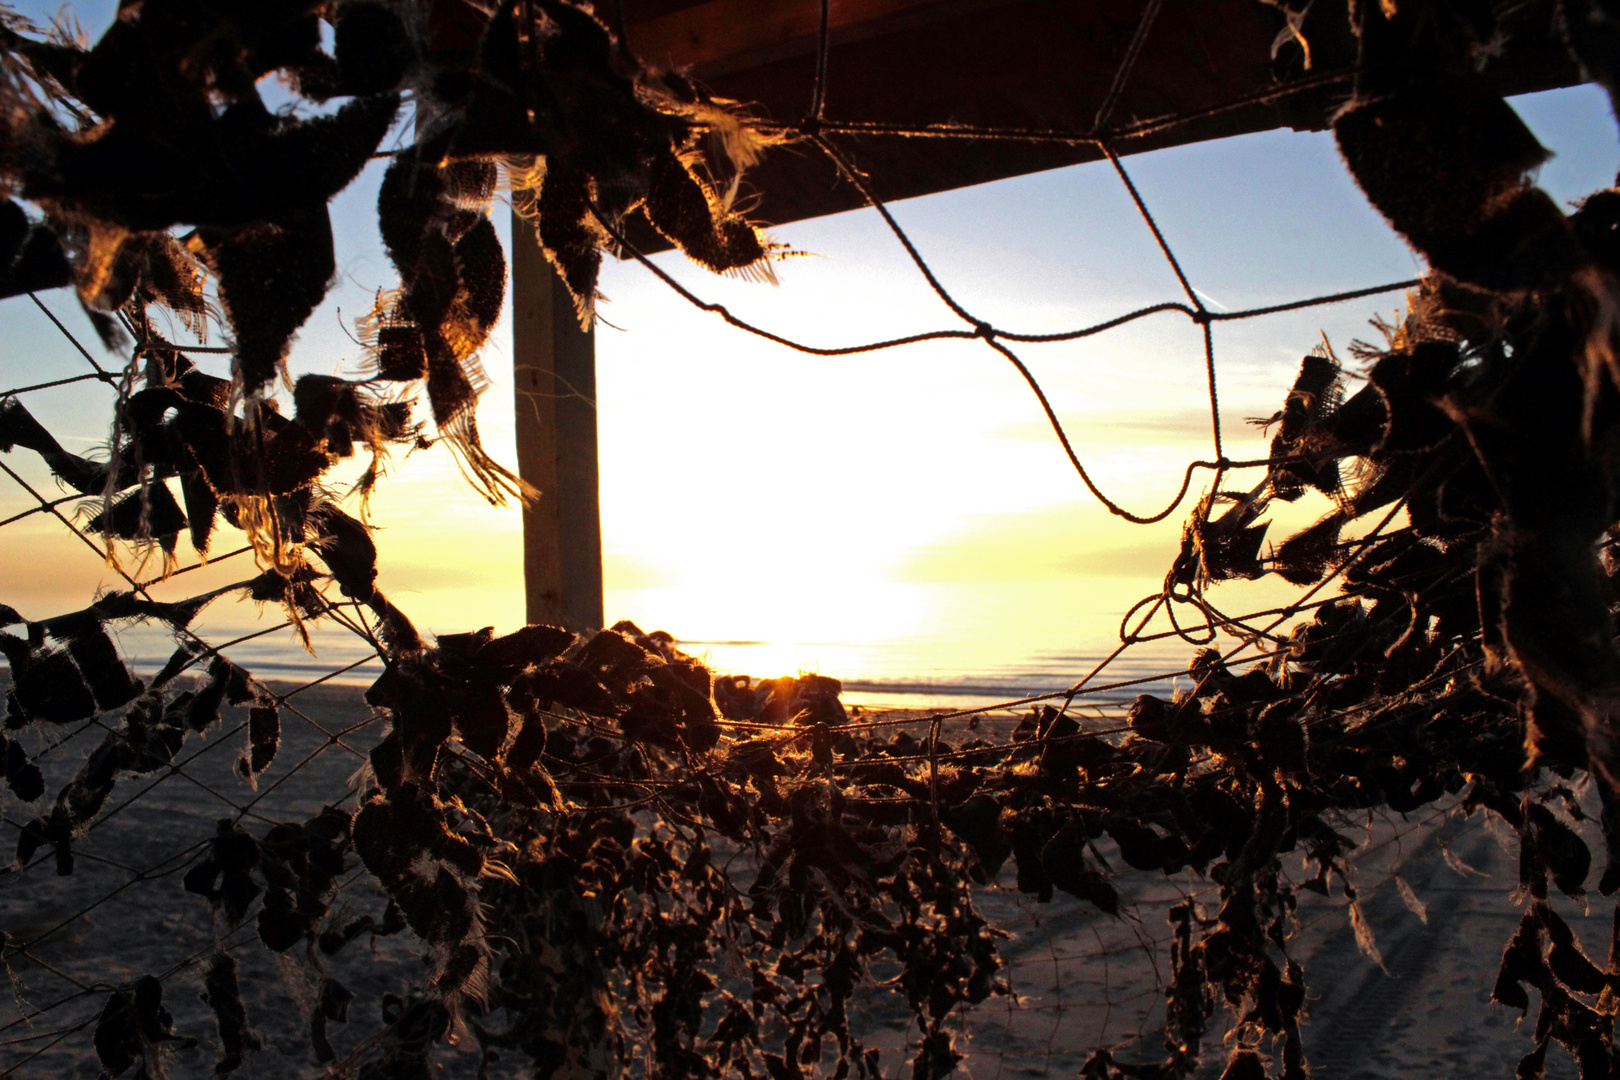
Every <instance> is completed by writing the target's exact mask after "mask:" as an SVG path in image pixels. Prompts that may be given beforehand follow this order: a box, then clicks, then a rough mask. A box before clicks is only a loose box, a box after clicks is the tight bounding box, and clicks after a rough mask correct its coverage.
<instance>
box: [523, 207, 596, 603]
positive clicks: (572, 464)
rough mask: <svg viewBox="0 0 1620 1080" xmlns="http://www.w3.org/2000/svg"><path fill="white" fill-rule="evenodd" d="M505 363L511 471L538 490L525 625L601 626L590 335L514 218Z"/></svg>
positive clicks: (527, 524) (528, 522) (527, 525)
mask: <svg viewBox="0 0 1620 1080" xmlns="http://www.w3.org/2000/svg"><path fill="white" fill-rule="evenodd" d="M512 363H513V368H514V375H515V379H514V394H513V397H514V403H515V405H516V407H517V459H518V472H519V474H520V475H521V476H522V477H523V479H525V480H527V481H528V482H529V483H531V484H533V485H534V486H535V487H536V488H538V489H539V490H540V497H539V499H537V500H536V501H535V502H534V503H533V504H532V505H530V506H526V507H524V509H523V585H524V597H525V605H524V606H525V611H526V613H527V616H526V617H527V620H528V621H529V622H531V623H547V624H550V625H552V626H562V627H565V628H567V629H569V630H589V629H598V628H600V627H601V626H602V515H601V506H600V500H599V494H598V478H597V464H596V336H595V334H594V333H592V332H591V331H586V330H581V329H580V327H579V319H578V317H576V316H575V314H574V302H573V299H572V297H571V296H570V295H569V293H568V287H567V286H566V285H564V284H563V283H562V279H560V278H559V277H558V276H557V273H556V271H555V270H554V269H553V268H552V266H551V263H550V262H548V261H547V259H546V257H545V253H544V252H542V251H541V250H540V246H539V244H538V243H536V239H535V233H534V227H533V225H531V224H530V223H529V222H528V221H526V220H524V219H523V218H522V217H520V216H518V215H517V214H515V213H514V214H513V215H512Z"/></svg>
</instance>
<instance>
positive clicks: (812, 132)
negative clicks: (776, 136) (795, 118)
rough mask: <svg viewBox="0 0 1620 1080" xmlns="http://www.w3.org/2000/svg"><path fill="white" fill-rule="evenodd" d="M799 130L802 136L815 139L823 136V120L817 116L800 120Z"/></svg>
mask: <svg viewBox="0 0 1620 1080" xmlns="http://www.w3.org/2000/svg"><path fill="white" fill-rule="evenodd" d="M798 129H799V132H800V134H802V135H805V136H807V137H809V138H812V139H813V138H815V137H816V136H817V135H820V134H821V119H820V118H819V117H815V116H806V117H803V118H801V119H800V120H799V123H798Z"/></svg>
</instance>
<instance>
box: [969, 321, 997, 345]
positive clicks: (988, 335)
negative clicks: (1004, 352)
mask: <svg viewBox="0 0 1620 1080" xmlns="http://www.w3.org/2000/svg"><path fill="white" fill-rule="evenodd" d="M973 332H974V334H976V335H978V336H979V337H982V338H984V340H986V341H994V340H995V339H996V328H995V327H993V326H991V325H990V324H989V323H987V322H985V321H983V320H982V319H981V320H978V321H976V322H974V324H973Z"/></svg>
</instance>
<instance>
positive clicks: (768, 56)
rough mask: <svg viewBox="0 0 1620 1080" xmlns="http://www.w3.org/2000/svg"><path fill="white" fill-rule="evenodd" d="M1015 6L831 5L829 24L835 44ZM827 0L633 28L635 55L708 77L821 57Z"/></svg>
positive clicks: (992, 0) (727, 7)
mask: <svg viewBox="0 0 1620 1080" xmlns="http://www.w3.org/2000/svg"><path fill="white" fill-rule="evenodd" d="M1009 2H1011V0H831V2H830V3H829V5H828V18H827V25H828V30H829V36H830V37H831V38H832V41H833V42H834V43H835V44H844V43H847V42H849V41H852V40H859V39H860V38H862V37H865V36H868V35H869V34H871V33H882V32H889V31H892V30H894V29H896V28H897V27H899V26H907V27H914V26H917V25H922V24H926V23H928V22H933V21H936V20H938V19H944V18H949V17H951V16H954V15H959V14H963V13H966V12H972V11H978V10H982V9H984V8H988V7H997V6H1000V5H1002V4H1005V3H1009ZM820 34H821V0H776V2H773V3H766V4H761V3H760V2H759V0H708V2H707V3H702V4H698V5H697V6H695V7H689V8H684V9H682V10H680V11H676V12H672V13H670V14H667V15H659V16H656V17H654V18H650V19H647V20H645V21H642V22H637V23H634V24H632V25H631V26H630V27H629V29H628V31H627V32H626V36H627V38H628V40H629V44H630V47H631V49H633V50H634V51H635V52H636V54H637V55H639V56H640V57H641V58H642V59H644V60H646V61H648V62H650V63H652V64H655V65H657V66H659V67H667V68H680V69H683V70H692V71H693V72H694V73H695V74H697V75H699V76H701V77H703V78H717V77H719V76H721V75H725V74H727V73H729V72H732V71H736V70H740V69H743V68H748V67H753V66H755V65H757V64H760V63H766V62H769V61H771V60H779V59H782V58H784V57H788V56H793V55H797V54H800V53H805V52H814V51H815V48H816V41H817V39H818V38H819V37H820Z"/></svg>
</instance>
